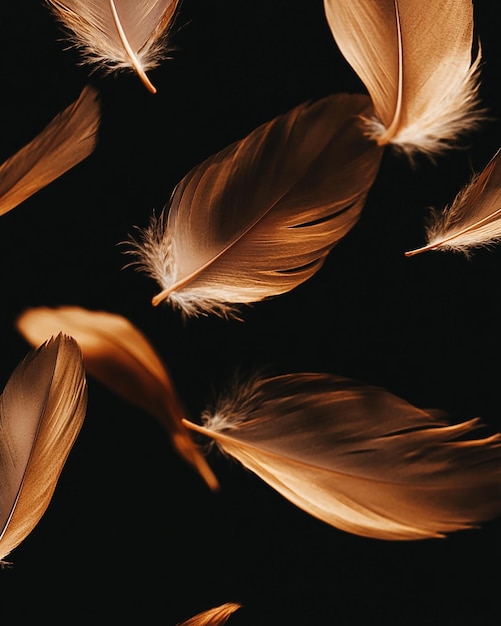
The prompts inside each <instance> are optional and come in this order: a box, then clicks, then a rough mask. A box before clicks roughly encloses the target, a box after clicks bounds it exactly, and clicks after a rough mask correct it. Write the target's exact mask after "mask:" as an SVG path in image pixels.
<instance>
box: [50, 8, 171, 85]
mask: <svg viewBox="0 0 501 626" xmlns="http://www.w3.org/2000/svg"><path fill="white" fill-rule="evenodd" d="M46 2H47V5H48V6H49V8H50V9H51V11H52V12H53V14H54V15H55V16H56V18H57V19H58V20H59V21H60V22H61V23H62V24H63V25H64V27H65V28H66V30H67V31H68V33H69V36H70V40H71V41H72V42H73V44H74V45H75V46H76V47H77V48H79V50H80V51H81V53H82V57H83V62H84V63H89V64H91V65H94V66H95V67H98V68H99V69H101V70H104V71H105V72H113V71H115V70H126V69H128V70H132V71H134V72H136V73H137V75H138V76H139V78H140V79H141V81H142V82H143V84H144V86H145V87H146V88H147V89H148V91H150V92H151V93H156V87H155V86H154V85H153V84H152V82H151V80H150V79H149V78H148V76H147V73H146V72H148V71H149V70H152V69H153V68H155V67H157V66H158V65H159V63H160V62H161V61H162V60H163V59H165V58H166V56H167V53H168V35H169V31H170V27H172V25H173V23H174V18H175V16H176V14H177V10H178V8H179V6H180V2H181V0H46Z"/></svg>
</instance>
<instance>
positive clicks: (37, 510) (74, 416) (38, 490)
mask: <svg viewBox="0 0 501 626" xmlns="http://www.w3.org/2000/svg"><path fill="white" fill-rule="evenodd" d="M86 404H87V387H86V382H85V373H84V366H83V361H82V355H81V352H80V349H79V347H78V345H77V343H76V342H75V341H74V339H72V338H71V337H67V336H65V335H62V334H60V335H58V336H57V337H56V338H52V339H50V340H48V341H47V342H45V343H43V344H42V345H41V346H40V347H39V348H38V349H36V350H32V351H31V352H30V353H29V354H28V355H27V356H26V358H25V359H24V360H23V361H22V362H21V363H20V364H19V365H18V366H17V367H16V369H15V370H14V372H13V373H12V375H11V377H10V378H9V380H8V382H7V384H6V386H5V389H4V391H3V393H2V395H1V396H0V563H3V564H5V561H3V559H5V557H6V556H7V555H8V554H10V552H11V551H12V550H13V549H14V548H16V547H17V546H18V545H19V544H20V543H21V542H22V541H23V540H24V539H25V538H26V537H27V535H28V534H29V533H30V532H31V531H32V530H33V528H34V527H35V526H36V524H37V523H38V522H39V520H40V518H41V517H42V515H43V514H44V512H45V510H46V509H47V507H48V505H49V502H50V500H51V498H52V495H53V493H54V490H55V488H56V483H57V481H58V478H59V475H60V473H61V471H62V469H63V466H64V464H65V462H66V459H67V457H68V455H69V453H70V451H71V448H72V446H73V444H74V442H75V440H76V437H77V435H78V433H79V431H80V428H81V426H82V423H83V420H84V417H85V411H86Z"/></svg>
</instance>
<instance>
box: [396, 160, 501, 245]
mask: <svg viewBox="0 0 501 626" xmlns="http://www.w3.org/2000/svg"><path fill="white" fill-rule="evenodd" d="M426 238H427V244H426V245H425V246H422V247H421V248H416V249H415V250H409V251H408V252H406V253H405V255H406V256H414V255H415V254H419V253H421V252H426V251H428V250H441V251H453V252H462V253H463V254H465V255H466V256H468V255H469V254H470V252H471V250H472V249H473V248H479V247H488V246H492V245H494V244H495V243H497V242H499V241H500V240H501V149H500V150H498V151H497V152H496V154H495V155H494V156H493V157H492V159H491V160H490V161H489V163H488V164H487V165H486V167H485V168H484V169H483V170H482V172H480V174H477V175H475V176H474V177H473V178H472V179H471V181H470V182H469V183H468V184H467V185H466V186H465V187H464V188H463V189H462V190H461V191H460V192H459V193H458V195H457V196H456V198H455V199H454V201H453V202H452V204H451V205H450V206H449V207H446V208H445V210H444V211H442V212H439V211H432V213H431V216H430V219H429V222H428V225H427V227H426Z"/></svg>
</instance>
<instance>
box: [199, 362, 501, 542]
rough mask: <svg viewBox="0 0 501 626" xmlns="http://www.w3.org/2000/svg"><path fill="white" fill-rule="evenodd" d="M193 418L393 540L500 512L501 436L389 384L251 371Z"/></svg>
mask: <svg viewBox="0 0 501 626" xmlns="http://www.w3.org/2000/svg"><path fill="white" fill-rule="evenodd" d="M202 420H203V424H204V425H203V426H200V425H198V424H192V423H187V426H188V427H189V428H192V429H193V430H194V431H196V432H199V433H202V434H204V435H206V436H207V437H210V438H211V439H212V440H213V441H214V442H216V443H217V445H218V446H219V448H220V449H221V450H222V451H223V452H224V453H226V454H227V455H229V456H230V457H232V458H234V459H236V460H238V461H239V462H240V463H241V464H242V465H243V466H245V467H246V468H247V469H249V470H251V471H252V472H254V473H255V474H257V476H259V477H260V478H261V479H262V480H263V481H265V482H266V483H267V484H268V485H270V486H271V487H273V488H274V489H276V490H277V491H278V492H279V493H280V494H282V496H284V497H285V498H287V499H288V500H290V501H291V502H292V503H294V504H295V505H296V506H298V507H300V508H301V509H303V510H304V511H306V512H307V513H309V514H311V515H312V516H314V517H317V518H319V519H320V520H323V521H324V522H326V523H328V524H330V525H332V526H334V527H337V528H339V529H342V530H344V531H347V532H350V533H354V534H357V535H362V536H366V537H371V538H375V539H386V540H417V539H424V538H432V537H443V536H444V535H445V534H446V533H449V532H451V531H456V530H462V529H468V528H472V527H476V526H477V525H478V524H479V523H480V522H482V521H485V520H488V519H491V518H494V517H496V516H498V515H499V514H501V435H499V434H495V435H492V436H482V437H479V438H473V436H472V433H473V432H474V431H475V430H477V429H479V428H481V427H482V424H481V423H480V422H479V420H478V419H472V420H469V421H465V422H463V423H457V424H451V423H447V422H445V421H444V420H440V419H438V418H437V416H436V415H434V414H433V413H431V412H428V411H424V410H421V409H418V408H415V407H414V406H412V405H410V404H408V403H407V402H405V401H404V400H402V399H400V398H398V397H396V396H394V395H392V394H391V393H389V392H387V391H386V390H384V389H381V388H378V387H374V386H367V385H362V384H360V383H358V382H357V381H354V380H349V379H345V378H341V377H336V376H330V375H324V374H290V375H285V376H278V377H273V378H268V379H258V378H256V379H253V380H250V381H248V382H247V383H245V384H241V385H240V386H238V385H237V387H236V389H235V390H233V391H232V392H231V393H230V394H228V395H225V396H222V397H221V399H220V400H219V402H217V404H216V406H215V409H214V410H212V411H206V412H205V413H204V414H203V415H202Z"/></svg>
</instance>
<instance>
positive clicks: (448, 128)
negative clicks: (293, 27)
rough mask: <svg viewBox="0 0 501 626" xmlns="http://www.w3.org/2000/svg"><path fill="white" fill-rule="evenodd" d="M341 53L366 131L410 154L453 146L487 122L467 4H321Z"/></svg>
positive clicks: (327, 0)
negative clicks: (367, 109)
mask: <svg viewBox="0 0 501 626" xmlns="http://www.w3.org/2000/svg"><path fill="white" fill-rule="evenodd" d="M324 9H325V15H326V18H327V22H328V25H329V27H330V29H331V32H332V35H333V37H334V40H335V41H336V43H337V45H338V47H339V49H340V51H341V53H342V54H343V55H344V57H345V58H346V60H347V61H348V63H349V64H350V65H351V67H352V68H353V69H354V71H355V72H356V73H357V75H358V76H359V78H360V79H361V80H362V82H363V83H364V85H365V87H366V88H367V90H368V92H369V94H370V96H371V98H372V101H373V104H374V108H375V112H376V115H375V117H373V118H371V119H368V120H367V133H368V135H369V136H370V137H372V138H373V139H374V140H375V141H377V142H378V143H379V144H380V145H387V144H392V145H393V146H396V147H398V148H400V149H401V150H402V151H404V152H406V153H407V154H408V155H409V156H412V155H413V153H415V152H416V151H420V152H423V153H425V154H427V155H428V156H430V157H433V156H434V155H436V154H437V153H440V152H442V151H443V150H445V149H447V148H449V147H453V146H454V145H456V144H457V141H458V139H459V137H460V136H461V135H462V133H464V132H465V131H469V130H474V129H476V128H477V127H478V126H479V124H480V123H481V121H482V120H483V119H484V117H485V111H484V110H483V109H481V108H480V106H479V103H480V99H479V96H478V87H479V80H478V75H479V64H480V59H481V53H480V50H479V52H478V54H477V55H476V58H475V59H474V60H473V61H472V46H473V5H472V2H471V0H428V2H426V3H424V2H420V1H419V0H417V1H416V0H378V1H377V2H374V1H372V0H324Z"/></svg>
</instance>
